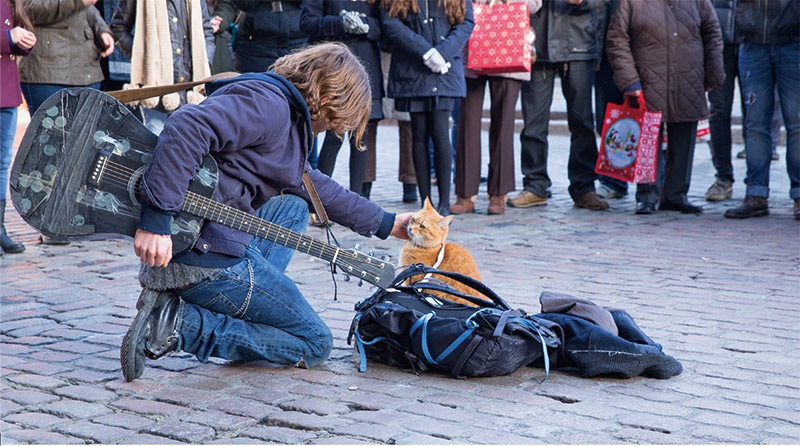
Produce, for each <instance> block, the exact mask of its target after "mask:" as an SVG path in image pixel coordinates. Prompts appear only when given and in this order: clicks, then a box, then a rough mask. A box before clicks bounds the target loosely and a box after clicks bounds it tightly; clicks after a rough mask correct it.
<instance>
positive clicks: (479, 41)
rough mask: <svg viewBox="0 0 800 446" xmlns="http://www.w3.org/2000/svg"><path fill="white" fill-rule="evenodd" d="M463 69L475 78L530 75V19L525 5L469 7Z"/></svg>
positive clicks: (501, 4) (506, 4) (507, 4)
mask: <svg viewBox="0 0 800 446" xmlns="http://www.w3.org/2000/svg"><path fill="white" fill-rule="evenodd" d="M473 15H474V17H475V27H474V28H473V30H472V35H471V36H470V38H469V43H468V51H467V68H469V69H470V70H472V71H474V72H476V73H479V74H496V73H519V72H525V71H527V72H530V71H531V38H530V37H529V33H530V31H531V17H530V12H529V10H528V5H527V4H526V3H498V4H495V2H494V1H492V2H491V3H489V4H475V5H473Z"/></svg>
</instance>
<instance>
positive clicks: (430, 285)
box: [392, 263, 511, 310]
mask: <svg viewBox="0 0 800 446" xmlns="http://www.w3.org/2000/svg"><path fill="white" fill-rule="evenodd" d="M426 274H437V275H440V276H445V277H449V278H451V279H454V280H456V281H458V282H461V283H463V284H464V285H466V286H468V287H470V288H472V289H473V290H475V291H477V292H479V293H481V294H483V295H484V296H486V297H488V298H489V299H491V301H492V302H493V303H494V304H495V305H497V306H499V307H501V308H503V309H505V310H510V309H511V307H510V306H509V305H508V303H506V301H505V300H503V298H502V297H500V296H499V295H497V293H495V292H494V291H493V290H492V289H491V288H489V287H488V286H486V285H485V284H484V283H482V282H480V281H478V280H475V279H473V278H472V277H469V276H466V275H464V274H460V273H456V272H453V271H444V270H440V269H437V268H433V267H430V266H427V265H423V264H422V263H416V264H413V265H410V266H408V268H406V269H405V270H403V271H401V272H400V274H398V275H397V277H395V279H394V283H393V284H392V286H393V287H402V286H403V282H405V281H406V279H408V278H410V277H413V276H420V275H423V276H424V275H426ZM411 288H414V289H431V290H436V291H443V292H448V293H452V294H455V295H457V296H458V297H462V298H465V299H466V300H469V301H470V302H472V303H474V304H476V305H478V306H486V304H485V303H486V300H485V299H480V298H476V297H474V296H470V295H467V294H464V293H460V292H458V291H456V290H453V289H452V288H450V287H447V286H446V285H444V286H443V285H437V284H436V283H434V282H418V283H414V284H412V285H411ZM481 302H483V303H481Z"/></svg>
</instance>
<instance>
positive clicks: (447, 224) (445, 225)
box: [439, 215, 453, 228]
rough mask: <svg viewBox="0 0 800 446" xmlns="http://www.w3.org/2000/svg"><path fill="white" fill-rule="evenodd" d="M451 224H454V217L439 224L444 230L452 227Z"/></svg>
mask: <svg viewBox="0 0 800 446" xmlns="http://www.w3.org/2000/svg"><path fill="white" fill-rule="evenodd" d="M451 223H453V216H452V215H448V216H447V217H444V218H443V219H442V220H441V221H440V222H439V226H441V227H442V228H447V227H449V226H450V224H451Z"/></svg>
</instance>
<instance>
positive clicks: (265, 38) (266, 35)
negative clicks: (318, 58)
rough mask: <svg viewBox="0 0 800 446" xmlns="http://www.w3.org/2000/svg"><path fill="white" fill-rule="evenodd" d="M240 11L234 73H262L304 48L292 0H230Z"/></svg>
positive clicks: (296, 4) (297, 10)
mask: <svg viewBox="0 0 800 446" xmlns="http://www.w3.org/2000/svg"><path fill="white" fill-rule="evenodd" d="M234 3H235V5H236V7H237V8H239V9H241V10H242V11H243V12H244V15H243V16H242V18H241V19H240V20H239V30H238V31H237V35H236V49H235V50H234V59H235V60H236V71H239V72H241V73H245V72H250V71H254V72H263V71H267V69H268V68H269V67H270V66H271V65H272V64H273V63H275V61H276V60H277V59H278V58H279V57H282V56H285V55H287V54H289V53H291V52H292V51H293V50H295V49H297V48H300V47H301V46H303V45H305V44H306V42H307V40H308V36H307V35H306V33H304V32H303V31H301V30H300V5H301V2H299V1H296V0H290V1H279V0H234Z"/></svg>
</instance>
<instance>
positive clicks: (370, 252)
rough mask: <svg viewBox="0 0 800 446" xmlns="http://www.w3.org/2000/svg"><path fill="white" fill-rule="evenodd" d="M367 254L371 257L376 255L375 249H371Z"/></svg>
mask: <svg viewBox="0 0 800 446" xmlns="http://www.w3.org/2000/svg"><path fill="white" fill-rule="evenodd" d="M367 255H369V256H370V257H375V251H373V250H369V252H368V253H367Z"/></svg>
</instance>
